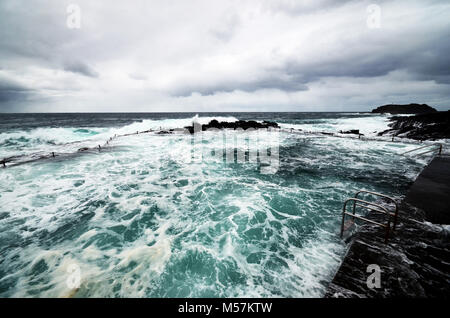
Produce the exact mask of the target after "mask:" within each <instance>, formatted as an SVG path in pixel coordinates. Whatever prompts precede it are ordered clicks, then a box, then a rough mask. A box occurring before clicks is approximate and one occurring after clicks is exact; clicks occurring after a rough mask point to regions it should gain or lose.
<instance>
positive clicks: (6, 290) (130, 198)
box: [0, 113, 426, 297]
mask: <svg viewBox="0 0 450 318" xmlns="http://www.w3.org/2000/svg"><path fill="white" fill-rule="evenodd" d="M194 115H195V114H187V113H177V114H40V115H37V114H28V115H5V114H3V115H0V158H3V157H10V156H22V157H24V158H26V157H27V156H30V157H32V156H33V154H34V155H35V154H36V153H37V154H43V153H47V154H48V152H52V151H55V152H57V153H73V155H71V156H61V157H56V158H50V159H44V160H39V161H35V162H31V163H27V164H22V165H17V166H11V167H8V168H6V169H0V296H3V297H14V296H25V297H30V296H40V297H61V296H62V297H64V296H74V297H239V296H242V297H320V296H322V295H323V293H324V291H325V289H326V286H327V284H328V283H329V282H330V280H331V279H332V276H333V275H334V272H335V271H336V269H337V268H338V266H339V264H340V262H341V260H342V257H343V254H344V252H345V246H344V244H343V243H342V242H341V240H340V239H339V227H340V215H341V209H342V204H343V202H344V200H345V199H346V198H347V197H349V196H351V195H353V194H354V192H356V191H357V190H359V189H367V190H373V191H377V192H382V193H385V194H387V195H390V196H393V197H395V198H398V199H400V198H401V197H402V195H404V194H405V192H406V190H407V188H408V186H409V185H410V184H411V182H412V181H413V180H414V178H415V177H416V176H417V174H418V173H419V172H420V170H421V169H422V168H423V166H424V164H425V163H426V159H411V158H407V157H404V156H401V155H400V154H401V153H402V152H404V151H407V150H409V149H412V148H414V146H413V145H409V144H402V143H392V142H390V141H389V140H388V139H386V141H370V142H368V141H360V140H355V139H345V138H335V137H331V136H326V135H324V136H322V137H317V136H309V137H307V138H305V136H302V135H296V134H289V133H276V134H274V133H271V132H263V133H262V134H259V135H258V143H257V146H256V147H257V148H258V150H261V149H264V148H267V147H272V146H274V143H276V144H277V147H278V156H279V165H278V166H277V168H276V171H273V173H262V172H261V164H260V163H258V162H230V161H228V162H226V161H223V162H221V161H217V160H216V161H214V160H213V161H211V160H200V161H194V162H188V161H186V160H185V158H186V156H185V155H186V153H191V151H192V145H193V143H192V138H194V137H192V136H190V135H183V134H174V135H157V134H139V135H131V136H127V137H121V138H117V139H114V140H113V141H112V142H111V144H110V148H108V149H105V151H101V152H90V153H86V154H77V149H79V148H81V147H95V146H96V145H98V144H104V142H105V141H106V140H107V139H108V138H109V137H111V136H113V135H115V134H118V135H119V134H125V133H134V132H136V131H143V130H147V129H150V128H152V129H160V128H162V129H169V128H180V127H184V126H186V125H190V124H191V123H192V118H193V117H194ZM213 118H216V119H218V120H219V121H220V120H228V121H234V120H237V119H245V120H249V119H253V120H258V121H260V120H271V121H276V122H277V123H279V124H280V126H282V127H285V128H291V127H292V128H300V129H304V130H309V131H330V132H337V131H339V130H341V129H342V130H346V129H360V130H361V132H362V133H364V134H365V135H373V134H375V132H376V131H382V130H384V129H386V127H387V117H386V116H383V115H371V114H358V113H353V114H352V113H254V114H251V113H228V114H200V115H199V118H198V121H200V122H201V123H207V122H209V120H211V119H213ZM228 133H230V132H228ZM232 133H233V132H231V134H232ZM218 134H220V133H212V132H205V133H203V134H202V140H201V142H200V145H201V146H202V147H203V148H204V149H217V148H218V147H221V145H220V142H221V140H222V139H221V138H217V137H218ZM274 136H275V137H274ZM274 138H275V140H274ZM75 274H77V275H78V276H77V277H78V278H79V281H78V283H79V284H72V283H73V282H74V281H73V279H74V277H73V275H75ZM75 283H76V279H75Z"/></svg>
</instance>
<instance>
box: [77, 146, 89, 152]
mask: <svg viewBox="0 0 450 318" xmlns="http://www.w3.org/2000/svg"><path fill="white" fill-rule="evenodd" d="M86 150H89V148H88V147H83V148H80V149H78V151H80V152H81V151H86Z"/></svg>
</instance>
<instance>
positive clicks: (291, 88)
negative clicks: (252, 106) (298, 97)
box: [171, 76, 308, 97]
mask: <svg viewBox="0 0 450 318" xmlns="http://www.w3.org/2000/svg"><path fill="white" fill-rule="evenodd" d="M262 89H277V90H281V91H285V92H296V91H305V90H307V89H308V87H307V86H306V85H304V84H303V83H299V82H296V81H293V80H291V79H282V78H279V77H273V76H269V77H262V78H261V79H258V80H255V81H249V82H239V81H225V82H215V83H210V84H204V85H202V84H197V85H193V86H189V85H181V86H180V87H179V88H177V89H174V90H172V91H171V95H172V96H177V97H182V96H190V95H191V94H193V93H198V94H200V95H203V96H209V95H214V94H216V93H228V92H234V91H243V92H248V93H252V92H256V91H258V90H262Z"/></svg>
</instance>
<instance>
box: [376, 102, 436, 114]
mask: <svg viewBox="0 0 450 318" xmlns="http://www.w3.org/2000/svg"><path fill="white" fill-rule="evenodd" d="M436 111H437V110H436V109H434V108H433V107H430V106H428V105H427V104H408V105H394V104H392V105H383V106H379V107H377V108H375V109H373V110H372V113H382V114H383V113H390V114H423V113H433V112H436Z"/></svg>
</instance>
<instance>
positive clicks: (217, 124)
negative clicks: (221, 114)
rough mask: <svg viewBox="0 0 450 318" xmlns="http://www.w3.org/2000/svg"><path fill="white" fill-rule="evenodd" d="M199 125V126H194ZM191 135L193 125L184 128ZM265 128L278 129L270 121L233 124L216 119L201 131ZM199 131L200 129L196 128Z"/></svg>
mask: <svg viewBox="0 0 450 318" xmlns="http://www.w3.org/2000/svg"><path fill="white" fill-rule="evenodd" d="M196 125H199V124H196ZM184 128H185V129H187V130H188V131H189V132H190V133H191V134H193V133H194V130H197V129H194V125H192V126H186V127H184ZM265 128H279V126H278V124H277V123H275V122H270V121H263V122H262V123H258V122H256V121H254V120H249V121H245V120H238V121H235V122H227V121H221V122H219V121H217V120H216V119H213V120H211V121H210V122H209V123H208V124H206V125H202V126H201V130H202V131H206V130H208V129H244V130H247V129H265ZM198 129H200V127H199V128H198Z"/></svg>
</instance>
